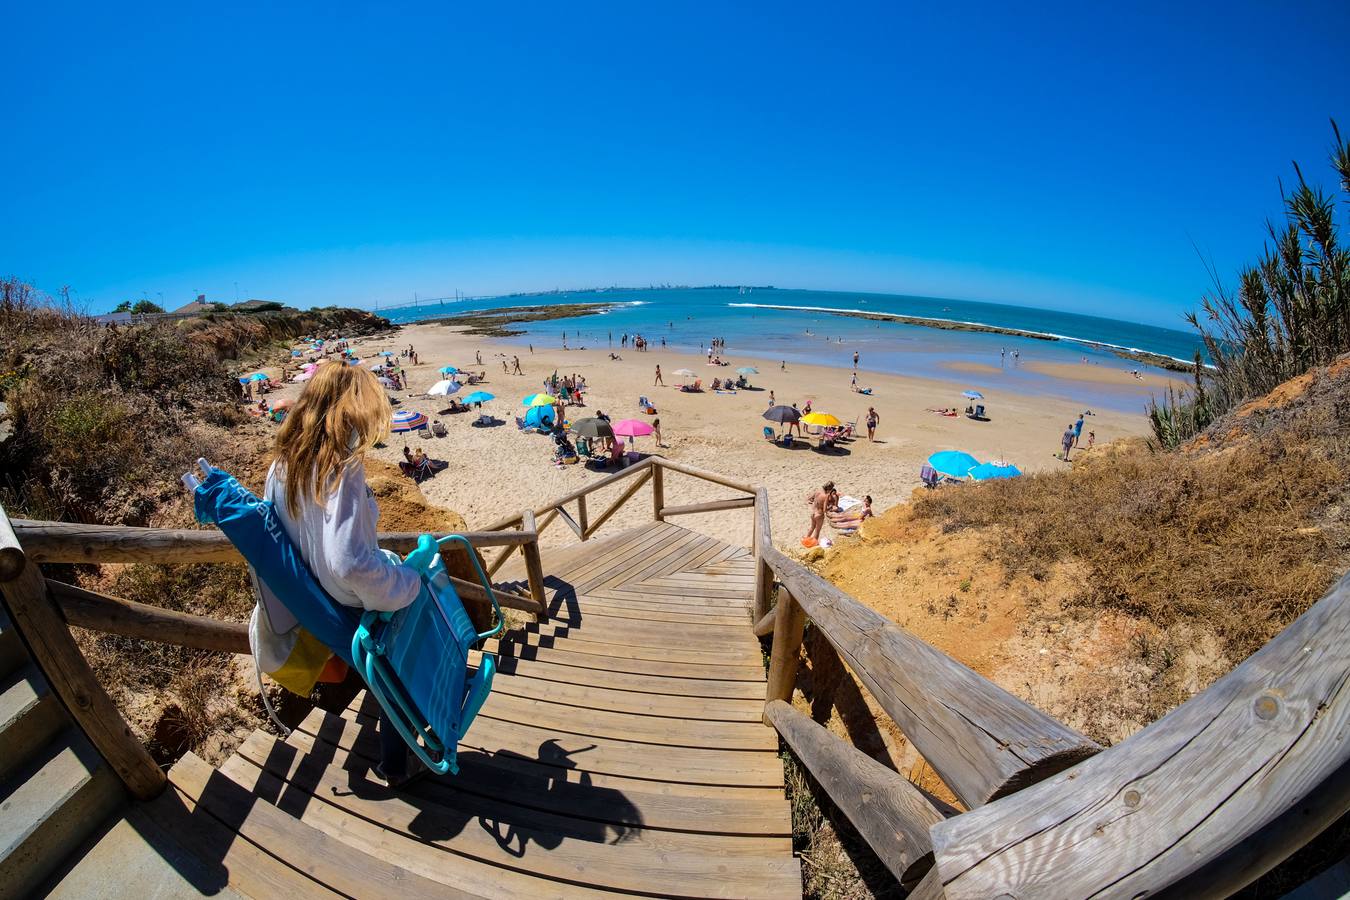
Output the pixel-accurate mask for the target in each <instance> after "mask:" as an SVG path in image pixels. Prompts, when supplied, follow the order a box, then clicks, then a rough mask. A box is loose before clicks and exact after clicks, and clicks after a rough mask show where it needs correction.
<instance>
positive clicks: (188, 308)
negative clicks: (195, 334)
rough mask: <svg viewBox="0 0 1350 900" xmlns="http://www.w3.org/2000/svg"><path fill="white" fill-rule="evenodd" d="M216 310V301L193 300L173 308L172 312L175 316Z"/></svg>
mask: <svg viewBox="0 0 1350 900" xmlns="http://www.w3.org/2000/svg"><path fill="white" fill-rule="evenodd" d="M215 311H216V305H215V304H214V303H203V302H201V301H200V300H193V301H192V302H191V303H187V304H184V305H183V306H180V307H178V308H177V309H175V310H171V313H172V314H173V315H175V316H196V315H201V314H202V313H209V312H215Z"/></svg>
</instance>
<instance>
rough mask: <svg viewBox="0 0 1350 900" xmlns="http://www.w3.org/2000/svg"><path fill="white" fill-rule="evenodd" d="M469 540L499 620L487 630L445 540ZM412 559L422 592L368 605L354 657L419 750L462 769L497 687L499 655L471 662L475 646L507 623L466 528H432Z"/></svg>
mask: <svg viewBox="0 0 1350 900" xmlns="http://www.w3.org/2000/svg"><path fill="white" fill-rule="evenodd" d="M451 541H457V542H459V543H461V544H463V545H464V550H465V552H466V553H467V554H468V557H469V560H470V562H471V563H472V564H473V567H474V570H475V572H476V573H477V575H478V580H479V582H480V583H481V584H482V585H483V590H484V591H485V592H486V594H487V596H488V598H489V600H491V602H492V610H493V613H494V615H495V617H496V624H495V625H494V627H492V628H491V629H489V630H488V631H484V632H479V631H478V630H477V629H475V628H474V625H473V622H472V621H471V620H470V619H469V614H468V612H467V611H466V610H465V609H464V604H463V602H461V601H460V599H459V594H458V593H456V592H455V588H454V585H453V584H452V583H451V581H450V576H449V574H448V573H447V572H446V570H445V563H444V561H443V560H442V559H441V555H440V552H439V548H440V547H441V546H442V545H443V544H446V543H447V542H451ZM407 561H408V563H409V564H410V565H413V566H415V567H416V568H419V569H421V571H422V592H421V593H420V594H419V595H418V597H417V599H416V600H414V601H413V602H412V604H411V605H409V606H407V607H405V608H403V609H401V610H398V611H397V612H393V613H388V612H374V611H368V612H366V613H365V614H364V615H362V616H361V622H360V624H359V625H358V626H357V628H356V633H355V634H354V635H353V637H352V659H353V661H354V664H355V666H356V669H357V671H358V672H359V673H360V674H361V677H362V678H364V679H365V682H366V686H367V687H368V688H369V689H370V692H371V694H372V696H374V698H375V700H376V702H378V703H379V704H380V707H381V708H382V709H383V710H384V711H385V714H386V715H387V716H388V717H389V720H390V722H392V723H393V725H394V728H395V729H396V730H397V731H398V733H399V734H400V735H401V736H402V737H403V740H404V741H405V742H406V743H407V744H408V746H409V748H411V749H412V751H413V752H414V753H416V754H417V757H418V758H419V759H421V760H422V762H423V763H424V764H425V765H426V767H427V768H428V769H430V770H431V771H432V772H435V773H437V774H440V775H444V774H445V773H447V772H450V773H456V774H457V773H458V772H459V765H458V764H457V763H456V759H455V751H456V748H457V747H458V745H459V740H460V738H462V737H463V736H464V734H465V732H467V731H468V729H469V725H470V723H472V722H473V719H474V716H476V715H478V711H479V710H480V709H482V707H483V702H484V701H485V700H487V697H488V693H489V692H490V691H491V690H492V676H493V674H494V673H495V672H496V670H497V662H496V658H495V657H494V656H492V655H490V654H488V653H483V654H481V656H480V658H479V663H478V668H477V669H476V670H472V677H470V672H471V670H470V669H469V651H470V649H472V648H473V647H474V646H475V645H476V644H478V643H480V642H481V641H484V640H486V639H487V638H491V637H496V636H497V635H498V634H501V632H502V630H503V629H504V628H505V627H506V620H505V618H503V616H502V610H501V607H500V606H499V605H498V604H497V597H496V594H495V593H494V592H493V590H492V584H491V582H490V581H489V580H488V577H487V575H486V573H484V572H483V568H482V566H481V565H479V563H478V555H477V554H476V553H474V551H473V547H472V546H471V545H470V544H469V542H468V541H467V540H466V539H465V538H464V537H462V536H460V535H457V534H451V535H446V536H445V537H443V538H440V539H439V540H437V539H435V538H433V537H432V536H431V535H428V534H424V535H422V536H421V537H420V538H419V539H418V546H417V549H416V550H414V551H413V552H412V553H410V554H408V560H407Z"/></svg>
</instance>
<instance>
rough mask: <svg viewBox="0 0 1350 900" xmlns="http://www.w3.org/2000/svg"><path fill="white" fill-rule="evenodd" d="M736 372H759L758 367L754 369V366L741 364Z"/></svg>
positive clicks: (746, 373)
mask: <svg viewBox="0 0 1350 900" xmlns="http://www.w3.org/2000/svg"><path fill="white" fill-rule="evenodd" d="M736 374H737V375H758V374H759V369H756V368H755V367H754V366H741V367H740V368H739V369H737V370H736Z"/></svg>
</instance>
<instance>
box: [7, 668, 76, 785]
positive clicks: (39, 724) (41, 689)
mask: <svg viewBox="0 0 1350 900" xmlns="http://www.w3.org/2000/svg"><path fill="white" fill-rule="evenodd" d="M67 722H68V718H67V716H66V713H65V710H64V709H63V708H62V706H61V702H60V701H59V700H58V699H57V697H56V695H55V694H53V693H52V692H51V689H50V687H48V685H47V679H45V678H43V677H42V675H41V673H39V672H38V670H37V667H36V666H34V665H33V664H32V663H25V664H24V665H22V666H20V667H19V668H18V669H16V670H14V671H13V672H11V673H10V674H9V675H8V676H6V677H5V678H4V679H3V680H0V781H3V780H4V779H6V778H8V777H9V775H10V773H12V772H14V771H15V770H16V769H18V768H20V767H21V766H23V765H25V764H26V763H27V762H28V761H29V760H31V759H32V758H33V756H34V755H35V754H36V753H37V752H38V751H39V750H41V749H42V748H43V747H45V746H46V745H47V744H48V743H50V742H51V740H52V738H54V737H55V736H56V733H57V732H58V731H60V730H61V729H62V728H63V727H64V726H65V725H66V724H67Z"/></svg>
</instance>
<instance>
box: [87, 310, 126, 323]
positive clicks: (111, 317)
mask: <svg viewBox="0 0 1350 900" xmlns="http://www.w3.org/2000/svg"><path fill="white" fill-rule="evenodd" d="M94 321H95V322H97V323H98V324H100V325H130V324H131V313H129V312H115V313H105V314H104V315H101V316H94Z"/></svg>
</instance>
